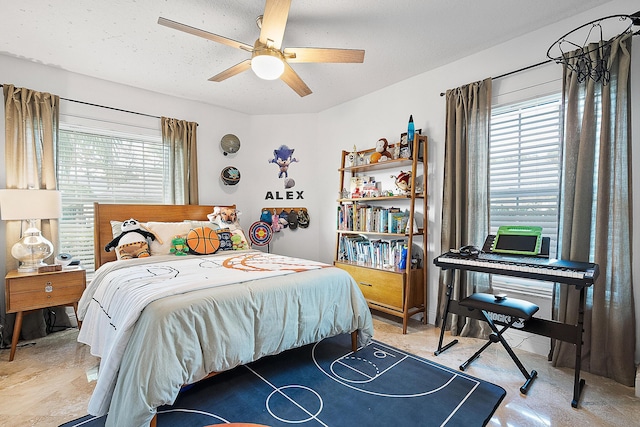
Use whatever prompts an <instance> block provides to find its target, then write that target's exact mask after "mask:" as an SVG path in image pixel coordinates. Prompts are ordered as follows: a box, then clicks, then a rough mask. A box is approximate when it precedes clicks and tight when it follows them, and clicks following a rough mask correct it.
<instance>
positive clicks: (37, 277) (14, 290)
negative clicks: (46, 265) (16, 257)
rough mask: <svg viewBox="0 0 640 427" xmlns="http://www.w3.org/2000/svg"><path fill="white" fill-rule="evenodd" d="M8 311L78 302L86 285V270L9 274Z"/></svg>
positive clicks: (7, 281)
mask: <svg viewBox="0 0 640 427" xmlns="http://www.w3.org/2000/svg"><path fill="white" fill-rule="evenodd" d="M5 286H6V289H5V291H6V304H7V313H15V312H18V311H29V310H35V309H38V308H45V307H53V306H57V305H66V304H73V303H77V302H78V300H79V299H80V297H81V296H82V292H84V289H85V271H84V270H73V271H60V272H54V273H40V274H20V273H15V274H12V273H10V274H8V275H7V277H6V282H5Z"/></svg>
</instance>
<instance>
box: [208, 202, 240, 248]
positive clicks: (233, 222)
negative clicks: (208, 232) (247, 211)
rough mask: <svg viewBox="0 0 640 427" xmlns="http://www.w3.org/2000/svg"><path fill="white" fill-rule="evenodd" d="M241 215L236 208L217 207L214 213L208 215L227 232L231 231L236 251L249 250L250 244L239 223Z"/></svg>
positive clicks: (210, 219)
mask: <svg viewBox="0 0 640 427" xmlns="http://www.w3.org/2000/svg"><path fill="white" fill-rule="evenodd" d="M239 215H240V212H239V211H238V210H237V209H235V208H230V207H226V206H216V207H214V208H213V213H210V214H209V215H207V218H209V221H211V222H212V223H214V224H216V225H217V226H218V227H220V228H221V229H227V231H229V233H230V235H231V242H232V247H233V249H234V250H238V249H249V248H250V246H249V243H248V242H247V238H246V237H245V235H244V232H243V231H242V227H240V221H238V216H239ZM221 245H222V243H221ZM225 246H226V244H225ZM223 250H224V249H223Z"/></svg>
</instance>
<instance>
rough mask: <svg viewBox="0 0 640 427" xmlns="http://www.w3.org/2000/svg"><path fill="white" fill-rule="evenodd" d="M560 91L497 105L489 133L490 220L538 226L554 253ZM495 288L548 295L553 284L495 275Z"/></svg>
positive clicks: (493, 228)
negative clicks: (549, 240)
mask: <svg viewBox="0 0 640 427" xmlns="http://www.w3.org/2000/svg"><path fill="white" fill-rule="evenodd" d="M561 106H562V105H561V96H560V94H559V93H558V94H555V95H552V96H546V97H542V98H537V99H534V100H530V101H526V102H520V103H514V104H509V105H504V106H500V107H494V108H493V109H492V114H491V124H490V134H489V194H490V197H489V204H490V211H489V225H490V232H491V233H492V234H495V233H496V232H497V231H498V227H500V226H501V225H536V226H541V227H542V235H543V236H546V237H550V239H551V245H550V256H551V257H555V254H556V247H557V236H558V213H559V195H560V177H561V154H562V153H561V135H562V133H561V130H562V127H561V126H562V120H561V111H562V109H561ZM492 283H493V285H494V287H504V288H514V289H518V290H520V291H524V292H529V293H533V294H542V295H549V294H550V292H551V284H550V283H543V282H540V281H533V280H527V279H518V278H508V279H507V278H505V277H501V276H493V277H492Z"/></svg>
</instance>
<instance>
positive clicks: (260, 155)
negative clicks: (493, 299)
mask: <svg viewBox="0 0 640 427" xmlns="http://www.w3.org/2000/svg"><path fill="white" fill-rule="evenodd" d="M636 10H637V4H635V2H633V1H631V0H617V1H613V2H609V3H607V4H605V5H604V6H601V7H598V8H596V9H592V10H590V11H587V12H585V13H580V14H577V15H576V16H575V17H574V18H572V19H568V20H565V21H562V22H560V23H556V24H553V25H550V26H549V27H546V28H543V29H541V30H539V31H536V32H534V33H530V34H525V35H523V36H522V37H520V38H518V39H514V40H512V41H510V42H508V43H505V44H502V45H500V46H497V47H494V48H491V49H488V50H486V51H483V52H480V53H478V54H476V55H472V56H469V57H467V58H465V59H463V60H460V61H457V62H455V63H452V64H449V65H447V66H444V67H440V68H438V69H436V70H433V71H430V72H426V73H424V74H421V75H418V76H415V77H413V78H411V79H408V80H405V81H403V82H400V83H398V84H395V85H393V86H389V87H387V88H385V89H383V90H380V91H378V92H375V93H372V94H370V95H367V96H365V97H362V98H359V99H356V100H353V101H350V102H347V103H345V104H342V105H339V106H336V107H334V108H331V109H329V110H326V111H323V112H321V113H319V114H305V115H285V116H247V115H245V114H241V113H237V112H233V111H229V110H225V109H223V108H219V107H215V106H211V105H207V104H203V103H198V102H193V101H189V100H184V99H178V98H173V97H168V96H165V95H162V94H158V93H153V92H148V91H144V90H140V89H137V88H133V87H128V86H123V85H118V84H114V83H110V82H106V81H103V80H98V79H93V78H90V77H86V76H81V75H77V74H73V73H68V72H65V71H63V70H60V69H58V68H54V67H50V66H46V65H43V64H35V63H30V62H27V61H24V60H21V59H16V58H10V57H6V56H2V55H0V78H1V79H2V81H1V83H11V84H14V85H16V86H22V87H28V88H31V89H36V90H41V91H47V92H51V93H54V94H57V95H60V96H61V97H64V98H69V99H75V100H81V101H86V102H91V103H96V104H100V105H107V106H111V107H117V108H122V109H125V110H131V111H137V112H142V113H147V114H151V115H156V116H160V115H165V116H169V117H176V118H180V119H185V120H190V121H196V122H198V123H199V128H198V161H199V183H200V201H201V203H203V204H209V203H220V204H228V203H236V204H237V205H238V208H239V209H240V210H241V211H242V215H241V217H240V221H241V224H242V225H243V227H244V228H248V227H249V225H250V224H251V223H252V222H253V221H255V220H256V219H258V217H259V215H260V209H261V208H262V207H279V206H291V207H307V208H308V209H309V212H310V214H311V226H310V227H309V228H308V229H306V230H300V229H299V230H296V231H290V230H286V231H283V232H281V233H279V234H277V235H276V236H275V238H274V240H273V241H272V243H271V245H270V249H271V251H272V252H278V253H282V254H286V255H293V256H302V257H307V258H311V259H317V260H320V261H325V262H331V261H332V259H333V255H334V245H335V239H336V236H335V220H336V219H335V208H336V205H335V200H336V198H337V193H338V190H339V188H338V187H339V183H338V174H337V169H338V167H339V161H340V159H339V155H340V151H341V150H343V149H351V148H352V147H353V145H354V144H355V145H356V146H357V147H359V148H370V147H373V146H374V144H375V141H377V140H378V139H379V138H381V137H385V138H387V139H389V140H390V141H394V140H396V139H397V138H398V137H399V135H400V133H401V132H404V131H405V130H406V122H407V119H408V117H409V115H410V114H413V117H414V120H415V122H416V128H422V130H423V134H426V135H427V136H428V137H429V147H428V149H429V157H428V159H429V162H428V165H429V170H430V173H429V199H428V203H429V212H428V217H427V218H428V232H429V235H430V236H431V237H430V238H429V242H428V248H427V260H426V264H427V265H429V266H431V260H432V259H433V257H435V256H437V255H439V254H440V253H441V248H440V215H441V198H442V172H443V169H442V167H441V165H442V162H443V158H444V151H443V142H444V120H445V117H444V105H445V103H444V97H441V96H440V93H441V92H444V91H445V90H446V89H449V88H454V87H457V86H460V85H463V84H467V83H470V82H472V81H477V80H481V79H484V78H486V77H489V76H496V75H500V74H503V73H506V72H509V71H512V70H516V69H519V68H521V67H525V66H528V65H531V64H534V63H538V62H541V61H543V60H545V59H546V56H545V54H546V51H547V49H548V47H549V46H550V44H551V43H552V42H554V41H555V40H556V39H557V38H558V36H559V35H562V34H564V33H566V32H567V31H568V30H570V29H572V28H575V27H577V26H579V25H581V24H583V23H585V22H588V21H591V20H593V19H596V18H600V17H603V16H608V15H612V14H616V13H633V12H634V11H636ZM428 42H429V41H428V40H425V43H428ZM413 54H414V55H415V54H419V52H414V53H413ZM633 57H634V60H633V64H632V68H633V70H632V71H633V72H632V75H633V76H634V78H635V77H637V76H640V39H639V38H637V37H636V38H634V47H633ZM560 76H561V70H560V66H556V65H555V64H548V65H545V66H542V67H538V68H536V69H534V70H531V71H527V72H523V73H518V74H515V75H513V76H510V77H505V78H502V79H499V80H496V81H494V85H493V89H494V96H496V99H495V100H496V101H497V102H505V101H507V100H510V99H511V98H513V97H516V96H521V95H522V94H526V96H532V95H534V94H536V93H540V92H544V91H546V90H548V89H551V88H554V85H555V84H557V89H558V90H559V87H560V82H559V79H560ZM554 80H555V81H556V82H555V83H554ZM636 80H637V79H636ZM549 81H551V83H548V84H545V85H540V84H541V83H543V82H549ZM525 88H529V89H525ZM633 92H634V95H633V106H632V111H633V118H632V120H633V126H634V128H635V129H640V105H639V104H640V82H638V81H635V82H633ZM311 96H313V95H311ZM3 108H4V107H0V113H3V112H4V110H3ZM61 111H62V113H63V114H68V115H74V116H78V115H84V114H87V113H88V112H89V113H90V114H91V115H92V116H98V117H99V118H101V119H102V120H106V121H107V122H108V121H125V122H128V123H132V124H135V125H137V126H143V127H148V128H159V120H158V119H154V118H146V117H142V116H135V115H131V114H127V113H116V112H112V111H109V110H105V109H101V108H91V107H82V106H80V105H77V104H74V103H71V102H68V101H62V102H61ZM226 133H234V134H236V135H237V136H238V137H239V138H240V140H241V142H242V147H241V149H240V151H239V152H238V153H236V154H234V155H230V156H227V157H225V156H223V155H222V151H221V150H220V148H219V141H220V138H221V137H222V136H223V135H224V134H226ZM636 134H637V132H636ZM0 135H4V121H0ZM633 143H634V149H635V150H634V152H633V158H634V161H633V164H640V163H639V162H640V143H639V142H638V137H637V136H636V137H635V138H634V141H633ZM281 144H285V145H288V146H289V147H291V148H294V149H295V153H294V156H295V157H296V158H298V159H299V163H294V164H293V165H292V166H291V168H290V170H289V172H290V176H291V177H293V178H294V179H295V181H296V185H295V187H294V188H293V189H292V190H294V192H297V191H302V192H303V197H304V199H302V200H299V199H297V200H296V199H294V200H280V201H277V200H265V195H266V193H267V191H271V192H272V193H275V192H276V191H285V189H284V186H283V182H282V180H281V179H278V177H277V172H278V170H277V167H276V166H275V165H273V164H270V163H268V160H269V159H271V158H273V150H274V149H275V148H277V147H278V146H280V145H281ZM3 146H4V138H2V144H1V146H0V164H2V165H4V149H3ZM227 165H233V166H236V167H238V168H239V169H240V172H241V175H242V178H241V181H240V183H239V184H238V185H236V186H225V185H223V184H222V183H221V181H220V179H219V173H220V170H221V169H222V168H223V167H225V166H227ZM4 180H5V176H4V166H3V168H2V171H1V172H0V187H4V183H5V181H4ZM633 180H634V181H633V183H634V187H635V188H636V189H640V178H639V176H638V174H636V176H634V177H633ZM639 191H640V190H636V194H640V193H639ZM296 195H297V193H296ZM638 218H640V197H635V199H634V219H638ZM636 222H637V221H636ZM637 223H638V224H640V222H637ZM0 235H1V236H2V238H3V237H4V225H3V224H0ZM633 238H634V245H635V247H636V248H640V227H635V230H634V236H633ZM264 249H266V248H264ZM3 252H4V247H3V245H0V257H2V256H3V255H4V253H3ZM0 259H3V258H0ZM634 265H640V250H636V251H635V254H634ZM2 269H3V267H0V270H2ZM428 283H429V285H428V297H429V304H428V305H429V307H428V308H429V319H428V320H429V322H430V323H433V318H434V315H435V308H436V295H437V283H438V272H437V270H436V269H435V268H434V267H432V268H431V269H430V272H429V277H428ZM635 291H636V292H635V293H636V305H637V306H638V307H640V280H638V279H636V283H635ZM636 313H639V314H637V315H636V319H638V322H639V323H640V309H636ZM637 333H638V335H639V338H638V339H637V345H638V349H639V350H638V351H637V352H636V354H637V355H640V326H638V327H637ZM637 359H640V357H637Z"/></svg>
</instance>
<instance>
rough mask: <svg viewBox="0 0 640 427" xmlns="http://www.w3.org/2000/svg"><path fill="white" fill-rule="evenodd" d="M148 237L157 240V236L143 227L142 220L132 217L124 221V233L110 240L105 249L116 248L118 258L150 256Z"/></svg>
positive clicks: (108, 250) (109, 250)
mask: <svg viewBox="0 0 640 427" xmlns="http://www.w3.org/2000/svg"><path fill="white" fill-rule="evenodd" d="M147 239H151V240H155V239H156V236H155V235H154V234H153V233H151V232H149V231H147V230H144V229H142V226H141V225H140V222H138V221H137V220H135V219H133V218H131V219H128V220H126V221H123V222H122V233H120V235H119V236H117V237H116V238H114V239H113V240H112V241H111V242H109V243H108V244H107V245H106V246H105V247H104V250H105V251H107V252H111V251H112V250H114V249H115V250H116V257H117V258H118V259H131V258H145V257H148V256H150V255H151V254H150V253H149V243H148V241H147Z"/></svg>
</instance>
